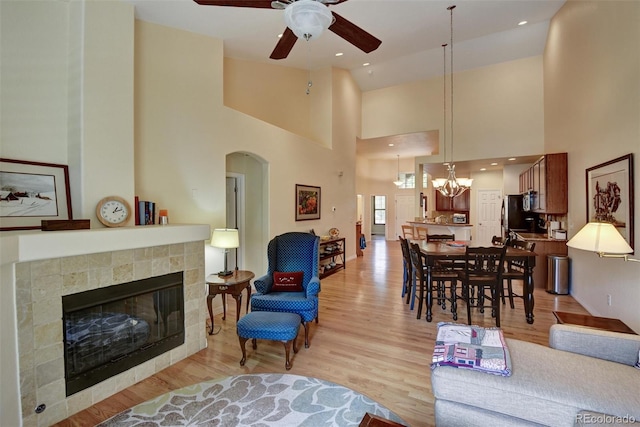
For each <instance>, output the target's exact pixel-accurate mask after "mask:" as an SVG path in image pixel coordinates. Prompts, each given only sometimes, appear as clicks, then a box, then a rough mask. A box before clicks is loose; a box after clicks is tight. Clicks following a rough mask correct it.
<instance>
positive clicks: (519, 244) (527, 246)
mask: <svg viewBox="0 0 640 427" xmlns="http://www.w3.org/2000/svg"><path fill="white" fill-rule="evenodd" d="M507 246H512V247H514V248H518V249H522V250H525V251H530V252H533V251H534V249H535V248H536V243H535V242H527V241H525V240H511V241H509V242H508V244H507ZM525 269H526V261H525V260H524V259H523V258H520V259H514V260H511V261H508V262H507V263H506V269H505V271H504V272H503V273H502V280H503V282H505V283H506V286H507V288H506V293H507V295H508V296H509V305H510V306H511V308H515V306H514V304H513V298H514V297H515V298H522V299H523V298H524V297H523V295H524V289H523V291H522V293H521V294H520V295H518V294H515V293H514V292H513V286H512V281H513V280H520V281H522V286H523V287H524V280H525V273H526V270H525ZM500 292H501V294H502V295H501V297H502V304H505V303H506V302H505V288H504V283H503V286H502V287H501V289H500Z"/></svg>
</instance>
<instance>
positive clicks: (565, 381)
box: [431, 324, 640, 427]
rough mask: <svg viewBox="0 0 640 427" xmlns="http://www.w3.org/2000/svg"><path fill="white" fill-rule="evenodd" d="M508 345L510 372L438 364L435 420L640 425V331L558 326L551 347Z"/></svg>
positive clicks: (434, 377)
mask: <svg viewBox="0 0 640 427" xmlns="http://www.w3.org/2000/svg"><path fill="white" fill-rule="evenodd" d="M506 343H507V347H508V349H509V354H510V358H511V366H512V372H511V376H500V375H492V374H489V373H486V372H480V371H475V370H472V369H468V368H455V367H451V366H436V367H434V368H433V370H432V372H431V385H432V390H433V394H434V397H435V421H436V425H437V426H443V427H444V426H456V427H459V426H540V425H543V426H553V427H560V426H576V425H628V424H633V423H640V369H638V368H637V367H635V365H636V364H637V363H638V354H639V352H640V336H639V335H631V334H622V333H615V332H607V331H602V330H597V329H592V328H586V327H581V326H575V325H568V324H562V325H560V324H558V325H553V326H552V327H551V329H550V333H549V347H546V346H543V345H539V344H533V343H529V342H525V341H520V340H516V339H506ZM636 425H640V424H636Z"/></svg>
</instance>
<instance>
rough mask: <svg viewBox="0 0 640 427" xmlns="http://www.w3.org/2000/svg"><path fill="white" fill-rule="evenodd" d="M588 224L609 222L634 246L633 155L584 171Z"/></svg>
mask: <svg viewBox="0 0 640 427" xmlns="http://www.w3.org/2000/svg"><path fill="white" fill-rule="evenodd" d="M586 181H587V222H609V223H612V224H613V225H614V226H615V227H616V229H617V230H618V231H619V232H620V234H622V237H624V239H625V240H626V241H627V243H629V246H631V247H632V248H633V247H634V246H633V226H634V224H633V154H627V155H626V156H622V157H618V158H617V159H613V160H610V161H608V162H605V163H601V164H599V165H596V166H593V167H590V168H589V169H587V170H586Z"/></svg>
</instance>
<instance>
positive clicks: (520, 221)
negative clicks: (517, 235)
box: [500, 194, 529, 237]
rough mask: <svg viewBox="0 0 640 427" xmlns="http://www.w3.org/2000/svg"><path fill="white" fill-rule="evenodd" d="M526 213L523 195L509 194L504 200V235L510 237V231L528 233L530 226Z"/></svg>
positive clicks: (502, 222)
mask: <svg viewBox="0 0 640 427" xmlns="http://www.w3.org/2000/svg"><path fill="white" fill-rule="evenodd" d="M526 213H527V212H525V211H524V210H522V195H521V194H509V195H506V196H504V199H503V200H502V217H501V220H500V221H501V224H502V235H503V236H504V237H508V236H509V231H510V230H514V231H526V230H527V229H528V226H529V224H528V223H527V221H526V220H525V214H526Z"/></svg>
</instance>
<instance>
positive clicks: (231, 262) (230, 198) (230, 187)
mask: <svg viewBox="0 0 640 427" xmlns="http://www.w3.org/2000/svg"><path fill="white" fill-rule="evenodd" d="M226 186H227V192H226V195H227V224H226V228H239V227H238V179H237V178H235V177H231V176H227V181H226ZM240 232H241V231H240V230H238V233H240ZM227 265H228V266H229V267H228V268H229V270H232V269H234V268H236V267H237V266H238V265H239V263H238V249H237V248H236V249H230V250H229V253H228V255H227Z"/></svg>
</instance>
